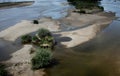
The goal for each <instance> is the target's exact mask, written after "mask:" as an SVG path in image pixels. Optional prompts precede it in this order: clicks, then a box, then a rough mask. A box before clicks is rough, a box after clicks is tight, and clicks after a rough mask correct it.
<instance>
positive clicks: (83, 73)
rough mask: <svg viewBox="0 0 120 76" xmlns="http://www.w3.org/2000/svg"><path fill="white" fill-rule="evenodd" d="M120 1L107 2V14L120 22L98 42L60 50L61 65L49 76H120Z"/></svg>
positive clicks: (93, 40)
mask: <svg viewBox="0 0 120 76" xmlns="http://www.w3.org/2000/svg"><path fill="white" fill-rule="evenodd" d="M119 5H120V1H119V0H103V1H102V6H104V9H105V11H106V12H109V11H112V12H115V13H116V16H117V17H118V19H116V20H114V21H113V22H112V23H111V24H110V25H109V26H108V27H106V28H105V29H104V30H103V31H102V32H100V33H99V34H98V35H97V36H96V37H95V38H94V39H92V40H90V41H88V42H86V43H83V44H81V45H78V46H76V47H74V48H70V49H64V48H59V47H58V48H57V49H56V51H55V53H56V56H55V57H56V58H57V59H59V61H60V64H58V65H56V66H54V67H52V68H49V69H47V73H48V75H47V76H120V33H119V32H120V25H119V24H120V18H119V17H120V7H119Z"/></svg>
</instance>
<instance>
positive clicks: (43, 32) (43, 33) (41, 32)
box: [37, 28, 52, 38]
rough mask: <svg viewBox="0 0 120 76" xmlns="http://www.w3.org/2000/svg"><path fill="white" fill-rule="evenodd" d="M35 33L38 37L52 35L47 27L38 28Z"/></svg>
mask: <svg viewBox="0 0 120 76" xmlns="http://www.w3.org/2000/svg"><path fill="white" fill-rule="evenodd" d="M37 35H38V36H37V37H38V38H45V37H47V36H52V35H51V32H50V31H49V30H47V29H44V28H42V29H39V31H38V33H37Z"/></svg>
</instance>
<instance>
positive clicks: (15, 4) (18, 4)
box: [0, 1, 34, 9]
mask: <svg viewBox="0 0 120 76" xmlns="http://www.w3.org/2000/svg"><path fill="white" fill-rule="evenodd" d="M33 3H34V1H24V2H5V3H0V9H5V8H12V7H23V6H29V5H32V4H33Z"/></svg>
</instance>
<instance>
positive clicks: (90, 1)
mask: <svg viewBox="0 0 120 76" xmlns="http://www.w3.org/2000/svg"><path fill="white" fill-rule="evenodd" d="M68 2H69V3H70V4H71V5H74V6H75V8H76V9H93V8H96V7H97V8H102V7H100V6H99V3H100V0H68Z"/></svg>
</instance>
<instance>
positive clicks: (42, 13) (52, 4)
mask: <svg viewBox="0 0 120 76" xmlns="http://www.w3.org/2000/svg"><path fill="white" fill-rule="evenodd" d="M6 1H20V0H6ZM22 1H26V0H22ZM30 1H31V0H30ZM63 3H66V0H35V3H34V4H33V5H31V6H26V7H16V8H9V9H1V10H0V31H2V30H4V29H6V28H8V27H10V26H12V25H15V24H16V23H18V22H21V21H22V20H33V19H38V18H42V17H52V18H53V19H59V18H62V17H65V16H66V15H67V10H68V9H69V7H70V6H69V5H67V4H63Z"/></svg>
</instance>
